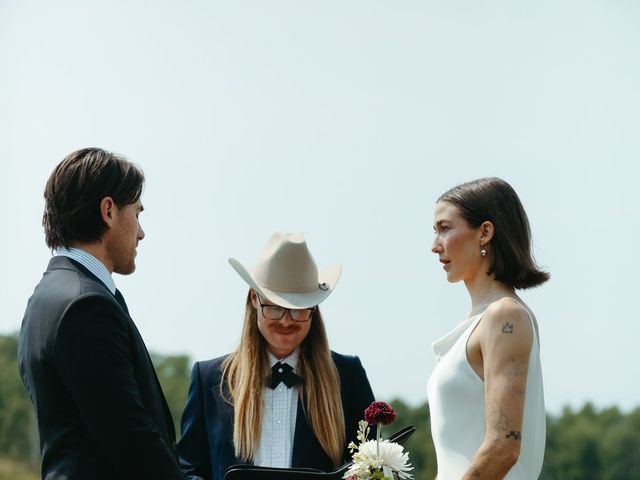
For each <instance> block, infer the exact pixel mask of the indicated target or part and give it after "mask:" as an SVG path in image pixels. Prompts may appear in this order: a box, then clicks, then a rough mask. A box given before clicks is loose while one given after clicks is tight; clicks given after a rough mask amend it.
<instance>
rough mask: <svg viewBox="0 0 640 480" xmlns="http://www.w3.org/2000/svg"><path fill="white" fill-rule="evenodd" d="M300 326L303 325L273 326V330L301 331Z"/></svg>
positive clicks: (281, 331)
mask: <svg viewBox="0 0 640 480" xmlns="http://www.w3.org/2000/svg"><path fill="white" fill-rule="evenodd" d="M300 328H301V327H299V326H298V325H290V326H288V327H282V326H280V325H272V326H271V330H274V331H276V332H278V333H294V332H298V331H300Z"/></svg>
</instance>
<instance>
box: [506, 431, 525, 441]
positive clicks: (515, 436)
mask: <svg viewBox="0 0 640 480" xmlns="http://www.w3.org/2000/svg"><path fill="white" fill-rule="evenodd" d="M507 438H513V439H514V440H520V439H521V438H522V436H521V435H520V432H519V431H516V430H511V431H510V432H509V433H508V434H507Z"/></svg>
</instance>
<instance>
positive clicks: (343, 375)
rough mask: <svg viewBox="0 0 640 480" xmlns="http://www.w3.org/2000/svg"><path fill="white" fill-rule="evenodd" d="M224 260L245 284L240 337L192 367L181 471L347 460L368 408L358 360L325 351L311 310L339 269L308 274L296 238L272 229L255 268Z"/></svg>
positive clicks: (310, 266) (308, 259) (307, 260)
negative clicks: (229, 351) (236, 344)
mask: <svg viewBox="0 0 640 480" xmlns="http://www.w3.org/2000/svg"><path fill="white" fill-rule="evenodd" d="M229 262H230V263H231V265H232V266H233V267H234V269H235V270H236V271H237V272H238V273H239V274H240V276H241V277H242V278H243V279H244V280H245V281H246V282H247V283H248V284H249V287H250V290H249V294H248V296H247V302H246V305H245V319H244V326H243V331H242V337H241V339H240V345H239V347H238V348H237V349H236V351H235V352H233V353H232V354H230V355H228V356H224V357H220V358H216V359H214V360H209V361H205V362H198V363H196V364H195V366H194V368H193V372H192V378H191V387H190V389H189V396H188V399H187V404H186V406H185V410H184V413H183V416H182V439H181V440H180V444H179V447H178V452H179V454H180V461H181V464H182V466H183V470H184V473H185V474H187V475H188V476H189V477H190V478H192V479H203V480H213V479H215V480H222V479H223V477H224V474H225V471H226V469H227V468H228V467H229V466H231V465H234V464H253V465H260V466H267V467H281V468H290V467H307V468H316V469H320V470H324V471H330V470H332V469H333V468H335V467H337V466H339V465H341V464H342V463H343V462H345V460H346V459H347V458H348V455H349V453H348V450H347V444H348V443H349V441H351V440H355V437H356V432H357V429H358V421H359V420H361V419H362V418H363V414H364V409H365V408H366V407H368V406H369V405H370V404H371V402H372V401H373V393H372V391H371V386H370V385H369V380H368V379H367V375H366V373H365V371H364V369H363V367H362V364H361V363H360V360H359V359H358V357H353V356H346V355H340V354H337V353H335V352H331V351H330V350H329V345H328V341H327V335H326V332H325V328H324V323H323V320H322V316H321V315H320V309H319V307H318V304H319V303H321V302H322V301H323V300H325V299H326V298H327V297H328V296H329V294H330V293H331V292H332V291H333V289H334V287H335V284H336V282H337V281H338V278H339V276H340V272H341V267H340V265H335V266H333V267H330V268H327V269H325V270H322V271H318V269H317V267H316V264H315V262H314V260H313V257H312V256H311V253H310V252H309V250H308V248H307V244H306V241H305V240H304V237H303V236H302V234H286V233H279V232H278V233H276V234H274V235H273V236H272V238H271V240H270V241H269V243H268V244H267V246H266V247H265V249H264V250H263V252H262V255H261V257H260V259H259V261H258V264H257V267H256V268H255V269H253V270H251V271H250V270H247V269H246V268H244V266H242V264H240V262H238V261H237V260H235V259H230V260H229ZM216 321H218V322H221V321H223V320H222V319H216Z"/></svg>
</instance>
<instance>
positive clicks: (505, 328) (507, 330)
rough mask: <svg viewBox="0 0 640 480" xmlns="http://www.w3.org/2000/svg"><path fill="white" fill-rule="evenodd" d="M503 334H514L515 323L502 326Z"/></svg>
mask: <svg viewBox="0 0 640 480" xmlns="http://www.w3.org/2000/svg"><path fill="white" fill-rule="evenodd" d="M502 333H513V323H509V322H507V323H505V324H504V325H503V326H502Z"/></svg>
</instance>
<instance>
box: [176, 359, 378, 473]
mask: <svg viewBox="0 0 640 480" xmlns="http://www.w3.org/2000/svg"><path fill="white" fill-rule="evenodd" d="M331 355H332V357H333V361H334V362H335V364H336V367H337V369H338V374H339V375H340V384H341V392H340V395H341V397H342V406H343V409H344V417H345V430H346V431H345V434H346V438H347V442H346V443H347V444H348V443H349V441H351V440H352V439H353V440H354V441H355V439H356V438H355V437H356V433H357V430H358V422H359V421H360V420H362V419H363V418H364V410H365V408H367V407H368V406H369V405H370V404H371V402H373V392H372V391H371V386H370V385H369V380H368V379H367V374H366V373H365V371H364V368H362V364H361V363H360V359H359V358H358V357H352V356H346V355H340V354H338V353H335V352H331ZM225 358H226V357H220V358H216V359H213V360H209V361H206V362H198V363H196V364H195V365H194V367H193V371H192V374H191V387H190V388H189V397H188V398H187V404H186V406H185V409H184V413H183V414H182V439H181V440H180V443H179V446H178V453H179V454H180V463H181V465H182V468H183V471H184V473H185V474H186V475H188V476H190V477H191V478H193V479H198V478H201V479H203V480H222V479H223V477H224V473H225V471H226V469H227V468H228V467H229V466H231V465H234V464H240V463H246V462H243V461H241V460H239V459H238V458H236V456H235V452H234V447H233V407H232V406H231V405H229V404H228V403H227V402H225V400H224V399H223V398H222V397H221V396H220V380H221V370H220V366H221V364H222V361H223V360H224V359H225ZM301 401H302V400H301V399H300V400H299V401H298V413H297V416H296V430H295V435H294V441H293V458H292V464H291V466H292V467H307V468H317V469H320V470H324V471H331V470H332V469H333V467H334V466H333V464H332V462H331V460H330V459H329V457H328V456H327V454H326V453H325V451H324V450H323V449H322V447H321V446H320V443H319V442H318V440H317V439H316V437H315V435H314V434H313V431H312V430H311V425H310V424H309V422H308V420H307V418H306V417H305V414H304V411H303V409H302V403H301ZM344 454H345V460H346V458H347V456H348V455H349V453H348V449H347V446H346V444H345V451H344Z"/></svg>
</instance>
